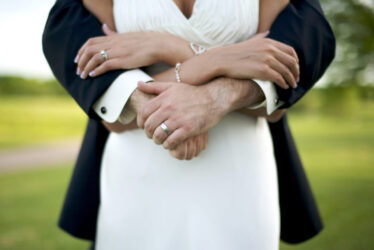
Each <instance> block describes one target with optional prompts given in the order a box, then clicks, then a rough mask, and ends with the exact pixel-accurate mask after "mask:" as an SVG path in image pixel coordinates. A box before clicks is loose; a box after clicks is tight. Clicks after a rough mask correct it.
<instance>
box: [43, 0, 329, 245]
mask: <svg viewBox="0 0 374 250" xmlns="http://www.w3.org/2000/svg"><path fill="white" fill-rule="evenodd" d="M291 2H292V3H291V4H289V5H288V6H287V7H286V8H285V9H284V10H283V11H282V13H281V14H280V15H279V16H278V18H277V19H276V20H275V22H274V24H273V26H272V28H271V32H270V38H273V39H275V40H278V41H281V42H284V43H286V44H289V45H291V46H292V47H293V48H295V49H296V51H297V53H298V56H299V59H300V69H301V75H300V77H301V80H300V83H299V87H298V88H296V89H289V90H283V89H280V88H277V92H278V95H279V97H280V100H282V101H284V102H285V104H284V105H283V108H288V107H290V106H291V105H293V104H294V103H295V102H296V101H297V100H298V99H299V98H301V97H302V96H303V95H304V94H305V93H306V92H307V90H308V89H310V88H311V87H312V86H313V84H314V83H315V82H316V81H317V80H318V79H319V78H320V77H321V75H322V74H323V73H324V71H325V69H326V68H327V66H328V65H329V64H330V62H331V61H332V59H333V57H334V54H335V38H334V35H333V32H332V30H331V28H330V26H329V24H328V22H327V21H326V19H325V17H324V14H323V12H322V9H321V7H320V4H319V2H318V0H298V1H297V0H294V1H291ZM100 35H103V33H102V31H101V24H100V23H99V21H98V20H97V19H96V18H95V17H94V16H93V15H92V14H91V13H89V12H88V11H87V10H86V9H85V8H84V7H83V6H82V3H81V1H79V0H57V1H56V3H55V5H54V6H53V8H52V10H51V12H50V14H49V17H48V20H47V24H46V27H45V30H44V34H43V50H44V54H45V56H46V58H47V60H48V62H49V64H50V66H51V68H52V71H53V73H54V75H55V76H56V78H57V79H58V80H59V82H60V83H61V84H62V85H63V86H64V87H65V89H66V90H67V91H68V92H69V94H70V95H71V96H72V97H73V98H74V99H75V100H76V102H77V103H78V104H79V105H80V106H81V107H82V109H83V110H84V111H85V112H86V113H87V115H88V116H89V118H90V119H89V122H88V125H87V130H86V134H85V137H84V140H83V144H82V147H81V150H80V153H79V156H78V160H77V162H76V166H75V169H74V172H73V175H72V178H71V182H70V185H69V189H68V191H67V195H66V199H65V203H64V206H63V210H62V213H61V217H60V221H59V226H60V227H61V228H63V229H64V230H66V231H67V232H69V233H70V234H72V235H74V236H77V237H80V238H85V239H91V240H94V238H95V232H96V219H97V212H98V205H99V203H100V197H99V186H100V183H99V174H100V162H101V156H102V152H103V147H104V144H105V142H106V139H107V136H108V131H107V130H106V129H105V128H104V127H103V126H102V125H101V123H100V119H99V117H98V116H97V115H96V114H95V112H93V110H92V109H91V106H92V104H93V103H94V102H95V101H96V100H97V99H98V97H100V96H101V95H102V94H103V92H104V91H105V90H106V89H107V88H108V87H109V86H110V84H111V83H112V82H113V81H114V80H115V79H116V77H117V76H118V75H119V74H121V73H122V72H123V71H112V72H108V73H106V74H104V75H102V76H99V77H96V78H88V79H87V80H82V79H80V78H79V77H78V76H77V75H76V74H75V70H76V64H74V63H73V60H74V57H75V55H76V53H77V51H78V49H79V48H80V47H81V46H82V45H83V43H84V42H86V41H87V39H89V38H90V37H95V36H100ZM270 129H271V134H272V137H273V143H274V151H275V155H276V162H277V168H278V176H279V177H278V178H279V192H280V207H281V221H282V223H281V238H282V240H284V241H286V242H289V243H296V242H301V241H304V240H307V239H309V238H311V237H313V236H314V235H316V234H317V233H318V232H319V231H320V230H321V229H322V222H321V219H320V216H319V213H318V210H317V207H316V204H315V201H314V198H313V195H312V192H311V189H310V187H309V184H308V181H307V178H306V176H305V173H304V171H303V166H302V164H301V161H300V158H299V156H298V152H297V149H296V147H295V144H294V141H293V138H292V135H291V132H290V130H289V128H288V125H287V120H286V117H284V118H282V119H281V120H280V121H279V122H277V123H274V124H270Z"/></svg>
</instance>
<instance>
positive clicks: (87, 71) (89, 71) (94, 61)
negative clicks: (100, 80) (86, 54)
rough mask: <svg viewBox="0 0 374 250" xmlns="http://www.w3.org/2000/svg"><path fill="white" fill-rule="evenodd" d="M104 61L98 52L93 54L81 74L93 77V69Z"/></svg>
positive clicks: (94, 74)
mask: <svg viewBox="0 0 374 250" xmlns="http://www.w3.org/2000/svg"><path fill="white" fill-rule="evenodd" d="M104 62H105V60H104V58H103V57H102V56H101V55H100V54H96V55H94V56H93V57H92V58H91V59H90V60H89V61H88V62H87V64H86V66H85V68H84V69H83V71H82V74H83V75H89V76H90V77H95V76H97V75H96V72H95V69H96V68H97V67H98V66H100V65H101V64H103V63H104Z"/></svg>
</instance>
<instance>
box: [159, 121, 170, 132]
mask: <svg viewBox="0 0 374 250" xmlns="http://www.w3.org/2000/svg"><path fill="white" fill-rule="evenodd" d="M160 127H161V128H162V130H163V131H164V132H165V133H166V134H167V135H168V134H170V130H169V128H168V126H166V124H165V123H164V122H163V123H161V125H160Z"/></svg>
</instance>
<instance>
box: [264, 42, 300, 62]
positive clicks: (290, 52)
mask: <svg viewBox="0 0 374 250" xmlns="http://www.w3.org/2000/svg"><path fill="white" fill-rule="evenodd" d="M269 41H270V43H271V44H273V45H274V46H275V47H277V48H278V49H280V50H282V51H283V52H285V53H287V54H288V55H290V56H292V57H293V58H295V59H296V61H297V63H299V57H298V56H297V53H296V51H295V49H294V48H292V47H291V46H289V45H287V44H284V43H282V42H279V41H276V40H273V39H269Z"/></svg>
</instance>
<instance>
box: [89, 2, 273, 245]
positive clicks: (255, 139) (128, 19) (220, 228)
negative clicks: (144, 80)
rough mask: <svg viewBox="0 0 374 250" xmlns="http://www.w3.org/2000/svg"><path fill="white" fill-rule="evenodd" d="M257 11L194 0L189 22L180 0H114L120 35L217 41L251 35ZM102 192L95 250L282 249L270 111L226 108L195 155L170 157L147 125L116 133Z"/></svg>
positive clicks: (249, 4) (108, 149)
mask: <svg viewBox="0 0 374 250" xmlns="http://www.w3.org/2000/svg"><path fill="white" fill-rule="evenodd" d="M258 15H259V3H258V0H219V1H218V0H196V3H195V6H194V9H193V14H192V16H191V17H190V18H189V19H187V18H186V17H185V16H184V15H183V14H182V12H181V11H180V10H179V8H178V7H177V5H176V4H175V3H174V2H173V0H114V17H115V22H116V26H117V29H118V31H119V32H130V31H164V32H170V33H173V34H175V35H178V36H180V37H182V38H184V39H185V40H188V41H193V42H195V43H198V44H202V45H204V46H207V47H210V48H211V47H214V46H220V45H224V44H230V43H235V42H239V41H242V40H244V39H248V38H249V37H250V36H252V35H253V34H255V32H256V30H257V25H258ZM156 67H158V66H154V68H153V69H154V70H156V71H157V70H158V69H155V68H156ZM100 192H101V204H100V209H99V216H98V226H97V237H96V248H97V249H98V250H103V249H105V250H106V249H110V250H116V249H118V250H120V249H121V250H122V249H123V250H244V249H246V250H249V249H256V250H257V249H261V250H275V249H278V243H279V231H280V229H279V227H280V217H279V205H278V187H277V173H276V165H275V159H274V154H273V146H272V141H271V136H270V132H269V129H268V126H267V123H266V121H265V119H263V118H253V117H249V116H246V115H243V114H239V113H236V112H233V113H230V114H228V115H226V116H225V117H224V118H223V119H222V120H221V121H220V122H219V123H218V124H217V125H216V126H215V127H214V128H212V129H211V130H210V131H209V144H208V147H207V148H206V149H205V151H203V152H202V153H201V154H200V155H199V156H198V157H197V158H194V159H193V160H191V161H179V160H177V159H174V158H172V157H171V156H170V155H169V153H168V151H166V150H165V149H163V147H162V146H158V145H156V144H154V142H153V141H152V140H150V139H148V138H147V137H146V135H145V133H144V131H143V130H140V129H136V130H131V131H126V132H124V133H120V134H116V133H111V134H110V135H109V138H108V140H107V143H106V146H105V149H104V155H103V160H102V167H101V186H100Z"/></svg>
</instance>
